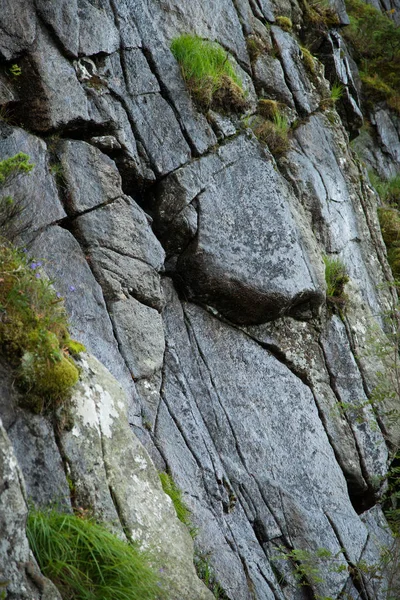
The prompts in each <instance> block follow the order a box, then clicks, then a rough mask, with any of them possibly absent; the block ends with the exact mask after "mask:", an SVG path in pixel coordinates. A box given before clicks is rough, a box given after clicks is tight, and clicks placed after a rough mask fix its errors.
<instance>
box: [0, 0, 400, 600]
mask: <svg viewBox="0 0 400 600" xmlns="http://www.w3.org/2000/svg"><path fill="white" fill-rule="evenodd" d="M389 4H390V3H389V2H388V3H386V2H385V3H383V2H382V6H381V5H380V3H376V6H377V8H379V10H382V11H391V14H392V16H393V15H394V16H393V18H395V19H396V18H397V13H396V10H397V7H396V6H395V5H394V6H392V5H391V4H390V6H389ZM378 5H379V6H378ZM315 15H317V17H316V16H315ZM312 17H314V18H312ZM348 24H349V18H348V15H347V12H346V6H345V5H344V4H343V2H342V0H334V1H333V2H332V4H331V7H328V5H327V4H326V5H325V4H323V3H313V4H312V3H310V4H309V3H308V2H306V1H305V0H291V1H290V2H288V1H286V0H276V1H275V0H202V1H201V2H193V1H192V2H191V1H189V0H141V1H139V0H58V1H57V2H48V1H46V0H2V7H1V12H0V32H1V35H0V106H1V111H2V112H1V118H0V160H1V159H4V158H8V157H10V156H13V155H15V154H16V153H18V152H24V153H26V154H28V155H29V156H30V158H31V161H32V163H34V165H35V167H34V169H33V170H32V172H31V173H30V174H29V175H27V176H25V177H21V178H18V181H17V182H16V183H14V184H11V185H10V194H11V195H12V196H13V197H18V198H22V199H24V202H25V203H26V206H27V211H26V213H29V217H30V220H31V226H30V231H29V234H28V235H27V241H26V243H27V248H28V252H29V254H30V255H31V256H32V257H35V258H36V259H40V260H41V261H43V262H44V267H43V268H44V271H45V272H46V273H47V275H48V276H49V277H50V278H51V279H52V280H53V281H54V287H55V289H56V290H57V291H58V292H59V293H60V294H61V295H62V296H63V297H64V298H65V305H66V308H67V311H68V314H69V316H70V323H71V334H72V335H73V337H74V338H76V339H77V340H79V341H80V342H81V343H83V344H84V345H85V347H86V349H87V353H86V354H83V355H82V356H81V358H80V360H79V364H80V368H81V375H80V381H79V383H78V384H77V385H76V386H75V388H74V390H73V393H72V399H71V413H72V416H71V418H72V424H70V425H69V426H66V424H65V423H64V422H63V421H62V419H60V418H58V419H57V416H54V415H51V416H50V415H49V414H47V413H46V412H44V413H42V414H33V413H32V412H31V411H30V410H28V409H26V408H24V407H23V406H22V405H21V392H20V391H19V390H18V388H17V387H16V386H15V385H14V377H13V372H12V369H11V368H10V366H9V365H8V363H7V348H3V352H2V362H1V365H0V369H1V380H0V390H1V394H0V416H1V421H2V426H1V429H0V569H1V570H0V579H1V580H4V581H5V582H6V584H7V585H6V584H4V591H5V594H6V595H5V596H4V597H7V598H9V599H12V600H20V599H21V600H22V599H28V598H29V599H35V600H39V598H47V599H48V600H49V599H50V598H52V599H56V598H59V597H60V596H59V594H58V592H57V589H56V588H55V587H54V586H53V584H51V582H49V581H48V580H47V579H45V578H43V577H41V576H40V575H37V576H36V577H33V576H32V573H31V571H32V568H33V567H29V566H28V567H27V565H31V566H32V565H34V558H33V556H32V553H31V551H30V549H29V545H28V541H27V538H26V536H25V520H26V515H27V512H28V504H29V502H34V503H35V504H37V505H39V506H42V507H43V506H47V505H49V504H51V503H54V502H59V503H60V504H61V505H62V506H63V510H66V511H67V512H68V511H72V510H73V509H77V508H78V507H80V508H82V507H83V509H85V510H90V511H91V512H92V513H93V515H94V516H95V517H96V518H97V519H99V520H101V521H105V522H108V523H112V524H113V527H114V529H115V531H116V532H117V533H118V534H119V535H121V536H123V535H126V536H127V537H128V538H129V539H135V540H139V541H140V543H141V544H142V545H143V546H144V547H151V548H152V549H153V551H155V552H156V554H157V556H158V557H159V560H160V561H161V562H162V565H163V579H164V580H165V585H166V587H167V590H168V598H170V599H171V600H200V599H204V600H205V599H211V598H212V597H213V594H212V592H211V591H210V590H209V589H207V586H206V585H205V584H204V583H203V582H202V581H201V580H200V579H199V578H198V577H197V575H196V571H195V568H194V566H193V541H192V539H191V537H190V535H189V532H188V531H187V529H186V527H185V526H184V525H183V524H182V523H181V522H180V521H179V520H178V519H177V517H176V515H175V511H174V508H173V506H172V503H171V501H170V499H169V498H168V496H167V495H165V494H164V493H163V491H162V487H161V483H160V481H159V477H158V474H157V471H168V473H170V474H171V475H172V477H173V480H174V481H175V483H176V485H177V486H178V487H179V489H180V490H181V491H182V494H183V498H184V501H185V503H186V505H187V507H188V508H189V509H190V511H191V520H192V523H193V525H194V526H195V527H196V529H197V535H196V537H195V540H194V545H195V548H196V550H195V552H196V555H197V556H202V557H207V561H208V563H209V565H211V567H212V570H213V573H214V575H215V579H216V580H217V581H218V583H219V585H220V586H221V588H222V589H223V590H224V594H225V595H224V596H223V597H224V598H228V599H230V600H251V599H257V600H294V599H296V600H303V599H304V600H305V599H309V598H332V599H336V598H353V599H356V598H362V599H363V600H375V599H382V600H384V599H386V598H389V596H388V595H387V587H388V581H387V578H388V577H389V575H388V573H387V572H385V573H383V574H382V573H380V575H379V577H373V576H371V572H370V571H368V569H364V570H363V571H361V572H360V569H359V568H357V565H360V564H367V565H369V566H371V565H377V564H380V561H381V560H382V559H381V554H382V547H386V548H392V544H393V543H395V542H394V541H393V538H392V534H391V533H390V530H389V529H388V527H387V523H386V519H385V516H384V513H383V511H382V506H381V503H382V497H383V495H384V493H385V491H386V488H387V473H388V470H389V468H390V464H391V462H392V461H393V459H394V456H395V454H396V452H397V448H398V447H399V443H400V427H399V423H400V421H399V419H398V418H393V415H394V414H395V415H396V410H398V409H397V406H398V398H397V395H396V385H395V383H394V384H393V385H392V387H391V391H390V392H388V393H386V392H380V395H379V394H377V392H376V390H377V389H379V385H380V383H382V380H384V381H386V382H387V381H389V382H393V380H394V379H395V378H396V377H397V372H396V369H395V366H393V360H388V359H387V354H385V353H383V352H382V351H381V350H382V348H384V347H386V345H387V339H388V338H387V337H386V335H389V334H390V333H391V329H390V328H391V325H388V324H387V322H386V320H385V315H387V314H388V312H391V314H393V307H394V306H395V305H396V302H397V297H396V290H395V287H394V286H393V283H392V282H393V277H392V273H391V269H390V266H389V264H388V261H387V254H386V248H385V244H384V242H383V239H382V235H381V230H380V226H379V221H378V215H377V208H378V207H379V206H380V203H381V200H380V198H379V195H378V194H377V193H376V191H375V190H374V188H373V186H372V185H371V182H370V180H369V178H368V174H367V168H368V169H374V170H375V172H376V173H377V174H378V175H379V176H380V177H382V178H391V177H393V176H394V175H395V174H396V173H398V171H399V169H400V138H399V135H400V121H399V118H398V116H397V114H396V112H395V111H394V110H393V108H390V107H389V106H388V104H387V102H386V101H385V100H380V101H376V102H374V103H373V104H372V105H371V103H368V102H366V101H364V100H363V88H362V86H361V81H360V77H359V72H358V68H357V65H356V63H355V62H354V60H353V56H352V53H351V48H350V49H349V48H348V44H346V41H345V40H344V39H343V36H342V33H343V31H345V28H346V26H348ZM182 34H191V35H195V36H198V37H199V38H202V39H204V40H210V41H212V42H217V43H218V44H219V45H220V47H222V48H223V49H224V51H225V52H226V53H227V54H226V56H227V59H226V60H229V61H230V64H231V65H232V66H233V68H234V70H235V72H236V74H237V77H238V80H240V81H241V82H242V85H243V88H244V90H245V94H244V97H245V106H243V107H242V108H241V110H240V111H236V110H235V107H233V108H232V109H231V110H230V109H229V102H227V105H228V108H227V107H225V109H224V108H222V109H221V108H218V107H214V106H212V107H209V110H205V109H204V107H202V108H201V109H200V108H199V106H198V104H196V102H195V101H194V100H193V98H192V97H191V95H190V93H189V90H188V86H187V82H186V81H185V80H184V78H183V77H182V73H181V69H180V66H179V64H178V62H177V60H176V59H175V57H174V55H173V54H172V52H171V49H170V47H171V42H172V40H174V39H176V38H177V37H179V36H180V35H182ZM307 48H309V49H307ZM335 85H336V86H338V85H340V93H339V94H338V97H337V98H334V96H333V92H332V91H331V90H332V86H335ZM260 100H261V102H260ZM265 101H274V103H272V104H271V102H270V103H269V104H268V103H266V102H265ZM263 102H264V105H263ZM267 105H268V106H269V107H270V108H271V106H273V107H275V108H274V110H275V109H276V107H277V106H278V107H279V110H280V111H281V112H282V114H284V115H285V116H284V119H285V123H286V124H287V129H288V131H287V132H286V134H285V135H286V136H287V139H286V142H287V144H288V145H287V148H286V149H285V151H282V152H273V148H272V142H271V144H270V145H269V144H268V140H263V139H262V136H259V138H260V139H258V138H257V136H256V135H255V132H256V133H257V127H255V126H254V125H253V124H254V122H255V121H254V119H256V118H259V117H258V116H257V117H255V116H254V115H258V114H259V113H260V112H261V108H262V107H263V106H264V110H265V107H266V106H267ZM260 107H261V108H260ZM267 120H268V119H267ZM271 122H272V123H275V125H276V119H275V121H274V120H272V121H271ZM363 122H368V123H369V126H368V127H365V126H363ZM260 140H261V141H260ZM350 140H353V141H352V143H351V144H350ZM274 154H275V155H274ZM28 242H29V243H28ZM326 257H328V258H326ZM324 258H325V262H326V261H327V260H328V261H329V260H331V259H332V258H339V259H340V261H341V264H343V265H344V266H345V270H346V274H347V276H346V280H347V283H346V284H345V289H344V294H343V297H341V298H333V299H332V295H331V297H330V298H329V295H328V300H327V282H326V278H325V269H326V265H325V263H324ZM394 355H395V356H396V352H394ZM386 387H388V386H386ZM378 396H379V397H378ZM321 549H323V550H327V551H328V552H329V553H330V555H331V556H334V557H336V558H335V561H336V563H335V565H336V566H337V564H338V565H339V567H340V568H337V569H332V568H331V566H332V565H331V564H329V561H325V562H324V561H322V562H321V564H320V565H319V569H320V570H321V575H322V576H321V578H317V579H315V578H314V580H313V578H312V577H311V576H310V573H309V572H307V570H303V572H301V571H300V573H301V576H302V577H303V580H302V583H307V582H308V585H299V582H298V575H299V564H300V565H301V563H302V557H301V556H300V557H299V556H296V554H295V552H296V551H298V550H303V551H306V552H308V553H309V554H310V556H311V555H313V556H318V553H321ZM285 553H286V558H283V556H284V555H285ZM303 563H304V556H303ZM34 566H35V565H34ZM35 569H36V566H35ZM35 572H38V571H35ZM39 580H40V581H42V583H43V584H42V585H39V584H38V581H39ZM2 589H3V588H0V591H1V590H2ZM221 594H222V592H221ZM220 597H222V596H220Z"/></svg>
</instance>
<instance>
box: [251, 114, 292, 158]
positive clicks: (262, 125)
mask: <svg viewBox="0 0 400 600" xmlns="http://www.w3.org/2000/svg"><path fill="white" fill-rule="evenodd" d="M267 107H268V109H271V115H272V114H273V116H272V118H271V120H269V119H264V118H262V117H257V118H256V119H255V120H254V122H253V123H252V129H253V131H254V134H255V135H256V137H257V138H258V140H259V141H260V142H261V143H263V144H266V145H267V146H268V149H269V151H270V152H271V153H272V154H273V155H274V156H275V157H279V156H282V154H285V152H287V151H288V150H289V149H290V140H289V130H290V126H289V123H288V121H287V119H286V117H285V116H283V115H282V114H281V113H280V112H279V110H278V112H274V106H273V105H272V104H270V105H267V104H264V105H263V106H262V111H263V112H264V114H265V111H266V109H267Z"/></svg>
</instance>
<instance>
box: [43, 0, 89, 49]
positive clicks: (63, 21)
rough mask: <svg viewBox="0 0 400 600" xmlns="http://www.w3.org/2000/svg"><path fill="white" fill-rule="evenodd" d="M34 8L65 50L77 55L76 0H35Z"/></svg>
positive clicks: (77, 23)
mask: <svg viewBox="0 0 400 600" xmlns="http://www.w3.org/2000/svg"><path fill="white" fill-rule="evenodd" d="M36 10H37V11H38V13H39V15H40V17H41V18H42V19H43V20H44V22H45V23H46V24H47V25H49V26H50V27H51V29H52V30H53V31H54V32H55V34H56V36H57V38H58V39H59V40H60V42H61V43H62V45H63V46H64V48H65V50H66V51H67V52H69V53H70V54H72V55H73V56H78V51H79V25H80V23H79V16H78V0H60V1H59V2H56V3H54V2H47V0H36Z"/></svg>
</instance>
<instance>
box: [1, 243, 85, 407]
mask: <svg viewBox="0 0 400 600" xmlns="http://www.w3.org/2000/svg"><path fill="white" fill-rule="evenodd" d="M40 266H41V263H40V262H39V263H36V262H33V261H32V260H31V259H29V258H28V257H27V255H26V253H24V252H22V251H20V250H18V249H16V248H14V247H13V246H12V245H11V244H9V243H8V242H6V241H0V314H1V319H0V345H1V348H2V351H3V352H4V354H5V355H6V356H7V358H8V360H9V361H10V362H11V363H12V364H13V365H14V366H15V367H16V369H17V378H18V382H19V384H20V386H21V387H22V389H23V390H24V391H25V392H27V397H26V402H27V404H28V405H31V407H32V408H34V410H36V411H41V410H43V409H45V408H49V407H50V405H54V403H58V402H61V401H62V400H64V399H65V397H66V396H67V394H68V391H69V389H70V388H71V387H72V386H73V385H74V384H75V383H76V382H77V381H78V378H79V372H78V369H77V367H76V365H75V363H74V361H73V359H72V358H71V356H70V354H74V353H75V354H76V350H78V348H81V349H83V346H80V345H78V346H76V345H74V343H73V341H72V340H71V339H70V338H69V335H68V319H67V315H66V312H65V309H64V306H63V302H62V299H61V298H59V297H57V294H56V292H55V291H54V289H53V288H52V285H51V282H50V281H49V280H48V279H47V278H46V277H45V275H44V274H43V273H42V272H41V271H40ZM71 348H73V349H74V351H71Z"/></svg>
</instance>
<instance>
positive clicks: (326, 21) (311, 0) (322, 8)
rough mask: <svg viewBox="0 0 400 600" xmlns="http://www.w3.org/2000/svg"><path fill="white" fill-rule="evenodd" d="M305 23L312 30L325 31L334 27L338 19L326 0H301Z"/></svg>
mask: <svg viewBox="0 0 400 600" xmlns="http://www.w3.org/2000/svg"><path fill="white" fill-rule="evenodd" d="M301 4H302V6H303V15H304V20H305V23H306V24H308V25H310V26H311V28H312V29H313V30H320V31H326V30H327V29H330V28H331V27H336V26H337V25H339V23H340V19H339V17H338V15H337V13H336V12H335V10H334V9H333V8H332V7H331V6H330V3H329V1H328V0H302V2H301Z"/></svg>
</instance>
